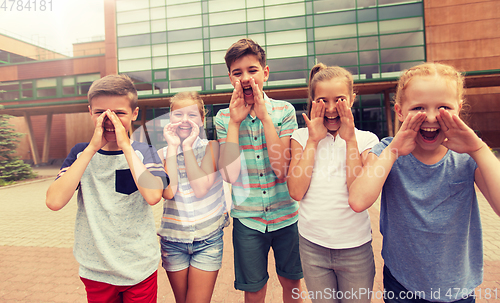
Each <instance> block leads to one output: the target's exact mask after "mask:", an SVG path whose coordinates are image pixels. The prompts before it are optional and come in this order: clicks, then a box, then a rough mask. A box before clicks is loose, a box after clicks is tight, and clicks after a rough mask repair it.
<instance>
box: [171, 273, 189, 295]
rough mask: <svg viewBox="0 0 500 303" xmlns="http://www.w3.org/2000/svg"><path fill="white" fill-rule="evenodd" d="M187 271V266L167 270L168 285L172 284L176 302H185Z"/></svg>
mask: <svg viewBox="0 0 500 303" xmlns="http://www.w3.org/2000/svg"><path fill="white" fill-rule="evenodd" d="M188 272H189V268H186V269H183V270H180V271H167V276H168V280H169V281H170V286H172V290H173V292H174V297H175V302H176V303H186V296H187V290H188Z"/></svg>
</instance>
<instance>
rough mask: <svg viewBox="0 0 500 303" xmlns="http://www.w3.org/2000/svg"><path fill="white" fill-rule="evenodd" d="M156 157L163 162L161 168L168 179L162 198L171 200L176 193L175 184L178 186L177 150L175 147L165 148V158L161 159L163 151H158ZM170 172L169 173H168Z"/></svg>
mask: <svg viewBox="0 0 500 303" xmlns="http://www.w3.org/2000/svg"><path fill="white" fill-rule="evenodd" d="M158 156H160V159H161V160H162V161H163V167H164V168H165V171H166V172H167V175H168V178H169V179H170V183H169V184H168V186H167V188H165V189H164V190H163V194H162V197H163V198H165V199H168V200H170V199H173V198H174V195H175V193H176V192H177V186H178V185H177V184H178V180H177V178H178V174H177V149H176V148H175V147H170V148H169V147H168V146H167V158H166V159H163V150H162V149H160V150H159V151H158ZM169 172H170V173H169Z"/></svg>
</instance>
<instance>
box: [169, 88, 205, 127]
mask: <svg viewBox="0 0 500 303" xmlns="http://www.w3.org/2000/svg"><path fill="white" fill-rule="evenodd" d="M187 99H191V100H194V101H195V102H196V104H197V105H198V110H199V111H200V116H201V120H202V121H205V115H206V114H207V113H206V111H205V103H204V102H203V99H202V98H201V97H200V95H199V94H198V93H197V92H180V93H177V94H176V95H175V96H173V97H172V98H171V99H170V111H172V108H173V107H174V105H175V103H177V102H179V101H182V100H187Z"/></svg>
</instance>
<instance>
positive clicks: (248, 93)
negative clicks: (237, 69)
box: [243, 87, 253, 96]
mask: <svg viewBox="0 0 500 303" xmlns="http://www.w3.org/2000/svg"><path fill="white" fill-rule="evenodd" d="M243 94H244V95H245V96H251V95H253V89H252V88H251V87H248V88H244V89H243Z"/></svg>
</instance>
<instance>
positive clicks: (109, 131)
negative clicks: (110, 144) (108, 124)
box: [104, 128, 115, 133]
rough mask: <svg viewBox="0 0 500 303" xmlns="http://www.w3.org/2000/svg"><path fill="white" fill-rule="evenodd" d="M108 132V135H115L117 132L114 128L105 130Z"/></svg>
mask: <svg viewBox="0 0 500 303" xmlns="http://www.w3.org/2000/svg"><path fill="white" fill-rule="evenodd" d="M104 130H105V131H106V132H108V133H114V132H115V129H114V128H105V129H104Z"/></svg>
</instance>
